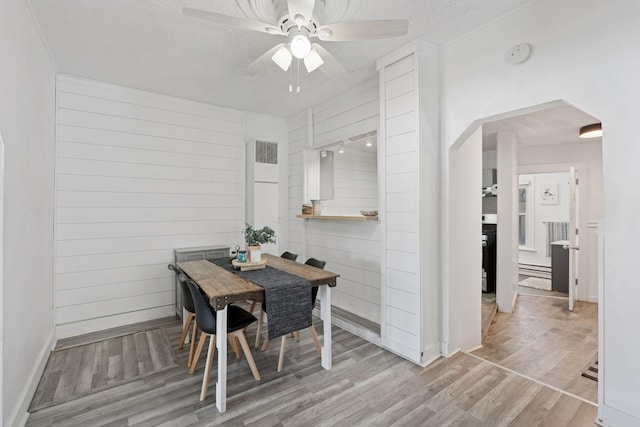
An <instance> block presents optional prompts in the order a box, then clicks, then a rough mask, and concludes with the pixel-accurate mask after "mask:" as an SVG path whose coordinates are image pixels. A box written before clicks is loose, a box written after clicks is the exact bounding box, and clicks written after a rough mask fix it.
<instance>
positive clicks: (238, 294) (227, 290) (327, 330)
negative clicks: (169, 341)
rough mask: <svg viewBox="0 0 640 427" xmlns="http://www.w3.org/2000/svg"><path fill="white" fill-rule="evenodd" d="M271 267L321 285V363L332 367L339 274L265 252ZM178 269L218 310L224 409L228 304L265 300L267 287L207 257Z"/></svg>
mask: <svg viewBox="0 0 640 427" xmlns="http://www.w3.org/2000/svg"><path fill="white" fill-rule="evenodd" d="M262 256H263V257H264V258H266V260H267V265H268V266H269V267H273V268H276V269H278V270H281V271H284V272H287V273H289V274H293V275H296V276H298V277H301V278H304V279H307V280H308V281H309V283H311V286H319V292H318V294H319V297H320V319H321V320H322V324H323V339H322V345H321V347H322V352H321V365H322V367H323V368H324V369H326V370H330V369H331V288H332V287H335V286H336V283H337V281H336V279H337V278H338V277H339V275H337V274H335V273H332V272H330V271H327V270H323V269H320V268H316V267H312V266H310V265H306V264H302V263H299V262H295V261H291V260H288V259H284V258H280V257H277V256H274V255H270V254H263V255H262ZM177 266H178V269H180V270H181V271H182V272H183V273H185V274H186V275H187V276H189V277H190V278H191V279H192V280H193V281H194V282H196V283H197V284H198V286H200V288H202V290H203V291H204V293H205V294H206V295H207V296H208V297H209V300H210V304H211V306H212V307H213V308H214V309H215V310H216V312H217V316H216V348H217V350H218V374H217V375H218V378H217V381H216V407H217V408H218V411H220V412H221V413H222V412H225V411H226V409H227V408H226V407H227V306H228V305H229V304H231V303H233V302H237V301H246V300H249V299H252V300H255V301H258V302H261V301H263V300H264V288H262V286H259V285H257V284H255V283H253V282H250V281H249V280H247V279H245V278H243V277H242V276H240V275H238V274H234V273H232V272H230V271H228V270H225V269H224V268H222V267H219V266H217V265H215V264H214V263H212V262H209V261H207V260H197V261H183V262H179V263H178V264H177ZM207 387H208V381H205V380H204V379H203V382H202V396H205V395H206V388H207Z"/></svg>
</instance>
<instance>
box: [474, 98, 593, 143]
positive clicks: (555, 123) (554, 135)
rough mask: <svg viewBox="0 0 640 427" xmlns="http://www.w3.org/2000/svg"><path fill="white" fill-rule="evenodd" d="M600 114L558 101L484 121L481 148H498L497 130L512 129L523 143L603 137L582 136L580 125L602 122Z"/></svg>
mask: <svg viewBox="0 0 640 427" xmlns="http://www.w3.org/2000/svg"><path fill="white" fill-rule="evenodd" d="M599 122H600V120H598V119H597V118H595V117H593V116H591V115H589V114H587V113H585V112H583V111H582V110H579V109H577V108H575V107H573V106H571V105H558V106H553V107H549V108H545V109H543V110H539V111H535V112H532V113H527V114H521V115H518V116H515V117H511V118H507V119H502V120H496V121H492V122H488V123H485V124H484V125H483V126H482V149H483V150H484V151H490V150H495V149H496V134H497V133H499V132H513V133H515V136H516V140H517V141H518V145H520V146H532V145H547V144H570V143H579V142H584V141H602V138H601V137H599V138H593V139H587V140H585V139H580V138H579V137H578V132H579V130H580V128H581V127H583V126H587V125H590V124H593V123H599Z"/></svg>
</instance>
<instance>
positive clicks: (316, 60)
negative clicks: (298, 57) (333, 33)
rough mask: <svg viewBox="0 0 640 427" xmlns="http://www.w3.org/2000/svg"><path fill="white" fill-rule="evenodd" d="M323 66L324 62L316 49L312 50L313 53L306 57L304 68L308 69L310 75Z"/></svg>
mask: <svg viewBox="0 0 640 427" xmlns="http://www.w3.org/2000/svg"><path fill="white" fill-rule="evenodd" d="M322 64H324V61H323V60H322V58H321V57H320V55H319V54H318V51H317V50H316V49H315V48H313V49H311V52H309V54H308V55H307V56H305V57H304V67H305V68H306V69H307V72H308V73H310V72H312V71H314V70H316V69H317V68H318V67H319V66H321V65H322Z"/></svg>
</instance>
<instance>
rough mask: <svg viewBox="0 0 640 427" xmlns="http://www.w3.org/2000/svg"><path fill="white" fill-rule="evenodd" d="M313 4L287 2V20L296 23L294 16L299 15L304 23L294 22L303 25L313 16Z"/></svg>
mask: <svg viewBox="0 0 640 427" xmlns="http://www.w3.org/2000/svg"><path fill="white" fill-rule="evenodd" d="M315 3H316V2H315V0H287V7H288V8H289V18H290V19H292V20H293V21H294V22H296V21H295V17H296V15H301V16H303V17H304V22H301V23H298V22H296V24H299V25H304V24H306V23H308V22H309V20H310V19H311V16H312V15H313V7H314V6H315Z"/></svg>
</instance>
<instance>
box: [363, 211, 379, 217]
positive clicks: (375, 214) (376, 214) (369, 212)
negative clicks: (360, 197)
mask: <svg viewBox="0 0 640 427" xmlns="http://www.w3.org/2000/svg"><path fill="white" fill-rule="evenodd" d="M360 213H361V214H362V215H363V216H378V211H360Z"/></svg>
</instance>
